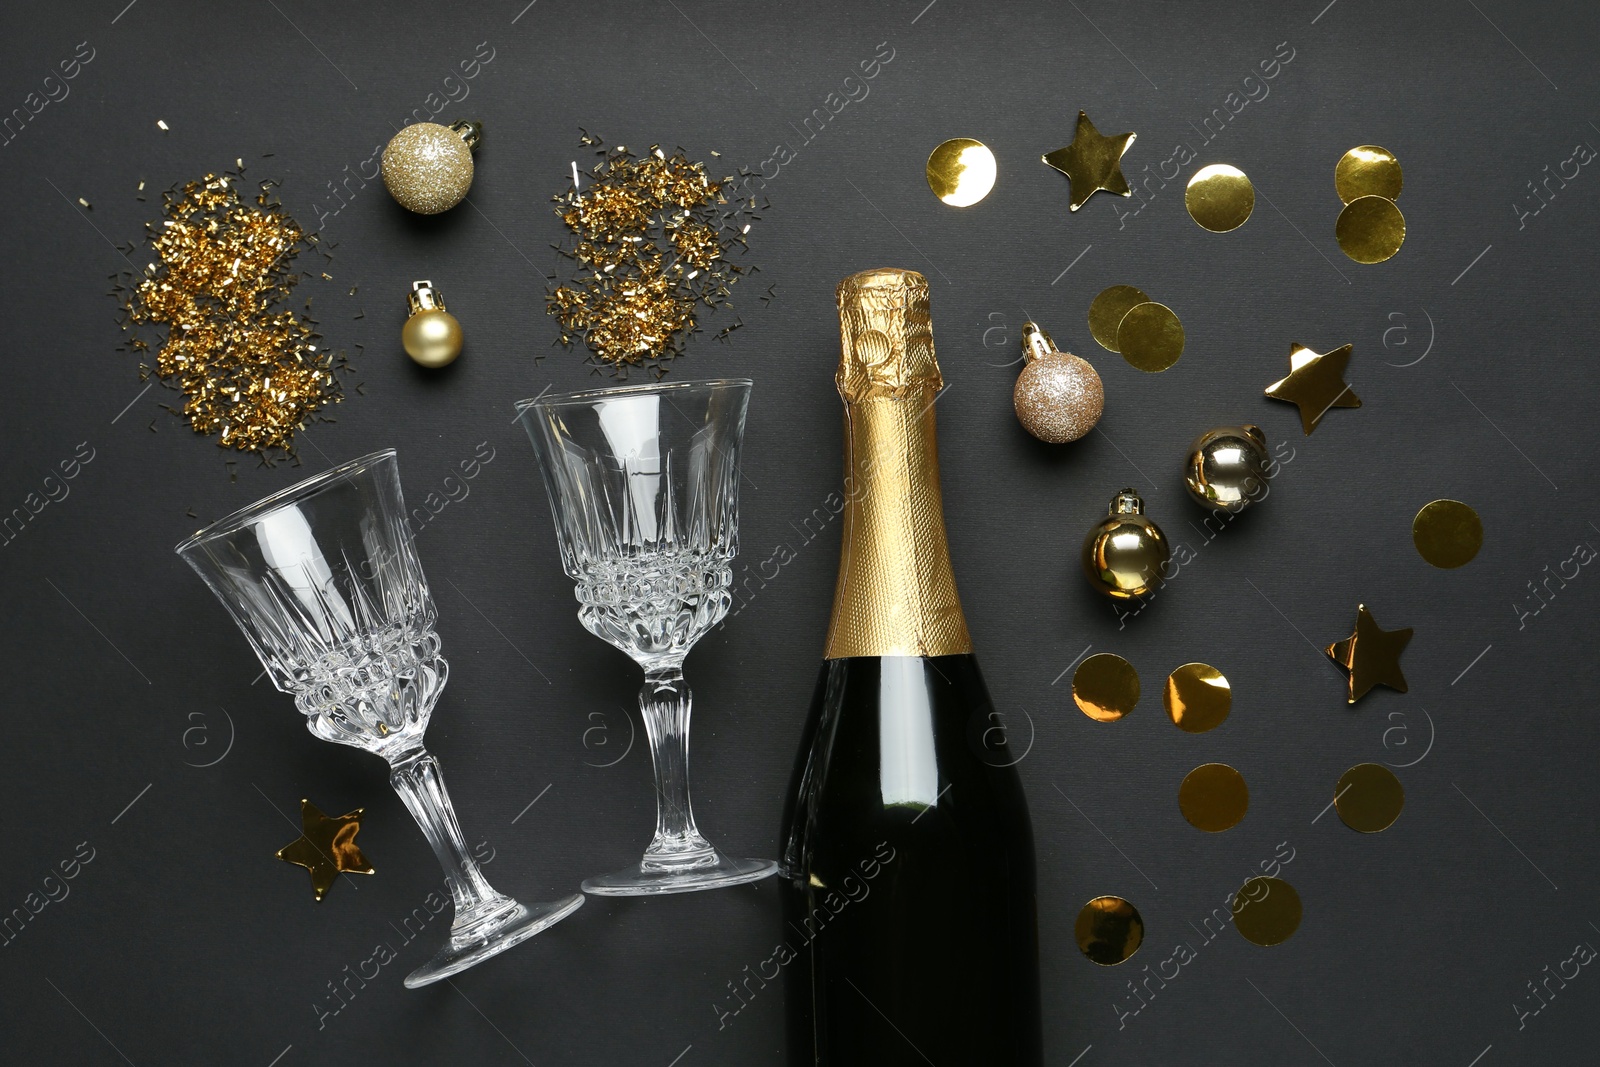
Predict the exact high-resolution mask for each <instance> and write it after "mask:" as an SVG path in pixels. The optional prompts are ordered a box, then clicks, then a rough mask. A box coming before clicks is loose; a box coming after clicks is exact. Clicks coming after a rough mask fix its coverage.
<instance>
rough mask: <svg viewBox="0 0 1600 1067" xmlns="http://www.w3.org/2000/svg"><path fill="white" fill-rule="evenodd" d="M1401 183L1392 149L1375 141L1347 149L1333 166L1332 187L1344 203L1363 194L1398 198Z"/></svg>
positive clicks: (1402, 179)
mask: <svg viewBox="0 0 1600 1067" xmlns="http://www.w3.org/2000/svg"><path fill="white" fill-rule="evenodd" d="M1404 184H1405V178H1404V175H1403V174H1402V173H1401V170H1400V161H1399V160H1398V159H1396V158H1394V153H1393V152H1391V151H1389V150H1388V149H1387V148H1382V147H1380V146H1378V145H1375V144H1364V145H1358V146H1357V147H1355V148H1352V149H1350V151H1348V152H1346V153H1345V154H1344V155H1342V156H1340V157H1339V162H1338V164H1337V165H1336V166H1335V167H1334V168H1333V187H1334V188H1335V189H1337V190H1338V191H1339V199H1340V200H1342V201H1344V202H1345V203H1346V204H1348V203H1350V201H1352V200H1357V199H1360V198H1361V197H1363V196H1381V197H1383V198H1384V199H1385V200H1398V199H1399V198H1400V188H1401V186H1403V185H1404Z"/></svg>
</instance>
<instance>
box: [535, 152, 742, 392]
mask: <svg viewBox="0 0 1600 1067" xmlns="http://www.w3.org/2000/svg"><path fill="white" fill-rule="evenodd" d="M581 143H582V144H583V145H585V146H586V147H591V148H595V149H596V152H597V153H598V154H599V155H600V156H601V157H602V158H601V160H600V161H599V162H598V163H596V164H595V165H594V166H593V167H592V168H591V169H590V171H589V174H588V183H587V184H586V185H584V186H583V187H582V188H579V186H578V181H579V172H578V170H577V168H576V166H574V168H573V178H574V187H573V188H572V189H570V190H568V191H567V192H565V193H561V194H559V195H557V196H556V197H554V200H555V202H556V204H557V205H558V206H557V208H556V214H557V215H559V216H560V217H561V221H562V222H564V223H566V225H567V228H568V229H569V230H570V231H571V233H572V237H571V239H570V241H569V242H568V243H567V244H565V245H562V246H559V247H558V249H557V251H559V252H560V253H561V254H562V255H563V256H565V257H567V258H568V259H569V260H571V261H572V262H573V263H574V264H576V265H577V268H578V273H577V276H576V277H574V278H572V279H571V280H569V281H567V282H565V283H563V284H559V285H556V286H555V287H554V288H552V289H550V290H549V291H548V292H547V293H546V294H545V310H546V311H548V312H549V313H550V314H551V315H552V316H554V317H555V318H556V319H557V320H558V321H559V322H560V323H561V343H562V344H564V345H570V344H572V343H573V341H574V340H577V339H582V341H583V342H584V344H586V345H587V346H588V348H589V350H590V351H591V353H593V358H594V359H595V360H597V361H598V362H601V363H604V364H607V365H609V366H611V367H612V368H613V369H614V370H616V371H618V372H621V371H623V370H624V369H625V368H626V367H628V366H630V365H637V364H641V363H645V362H647V361H648V362H653V363H654V366H655V368H656V370H657V373H658V374H660V373H665V363H666V362H667V361H668V360H671V359H672V358H674V357H676V356H678V355H681V354H682V352H683V346H684V339H685V337H686V336H687V335H688V334H691V333H694V332H697V331H698V329H699V318H698V309H699V308H700V307H701V306H702V305H703V306H705V307H708V308H712V309H716V308H719V307H727V308H730V309H731V308H732V307H733V303H732V300H731V293H730V290H731V288H732V286H733V285H734V283H736V282H737V281H738V280H739V278H740V277H742V276H743V275H745V274H746V273H750V272H752V271H754V270H756V269H757V268H754V267H743V266H740V265H739V264H736V263H733V262H731V261H730V260H729V259H728V255H729V253H730V252H731V251H732V250H733V248H734V247H735V246H739V247H742V248H747V247H748V245H747V242H746V235H747V234H748V233H749V232H750V220H752V219H755V220H759V219H760V217H761V216H760V215H759V214H757V213H756V212H757V210H758V208H757V204H756V201H755V198H754V197H746V196H742V195H737V194H736V191H735V185H736V184H737V182H736V179H734V178H732V177H727V178H720V179H716V178H712V177H711V176H710V174H708V173H707V171H706V167H705V164H704V163H696V162H693V161H691V160H690V159H688V157H687V156H685V155H684V154H683V152H682V150H679V151H677V152H674V153H672V154H670V155H669V154H668V153H667V152H665V151H664V150H663V149H661V148H660V147H659V146H656V145H652V146H651V147H650V149H649V151H647V152H646V153H645V154H644V155H643V156H638V157H636V156H634V155H633V154H631V153H630V152H629V151H628V150H627V149H626V148H625V147H623V146H622V145H617V146H615V147H613V148H609V149H608V148H605V147H604V145H603V143H602V142H601V140H600V139H599V138H597V137H593V136H590V135H589V134H587V133H586V134H584V135H583V138H582V139H581ZM713 154H715V153H713ZM739 325H740V324H739V323H738V322H737V321H736V322H734V323H732V324H731V325H729V326H725V327H723V328H722V329H721V330H720V331H718V332H717V334H716V336H717V337H718V338H719V339H723V340H725V339H726V338H727V336H728V334H730V333H731V332H732V331H733V330H735V329H737V328H738V326H739Z"/></svg>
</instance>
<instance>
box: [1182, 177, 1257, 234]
mask: <svg viewBox="0 0 1600 1067" xmlns="http://www.w3.org/2000/svg"><path fill="white" fill-rule="evenodd" d="M1183 202H1184V206H1186V207H1187V208H1188V209H1189V217H1190V218H1192V219H1194V221H1195V222H1198V223H1199V224H1200V225H1201V226H1202V227H1203V228H1205V229H1207V230H1210V231H1211V232H1212V233H1227V232H1228V231H1229V230H1236V229H1238V228H1239V227H1240V226H1243V225H1244V223H1245V220H1246V219H1248V218H1249V217H1250V212H1252V211H1254V210H1255V208H1256V190H1255V186H1253V185H1251V184H1250V179H1249V178H1247V177H1245V173H1244V171H1242V170H1240V169H1239V168H1238V167H1230V166H1228V164H1226V163H1213V164H1211V165H1210V166H1207V167H1201V168H1200V169H1199V170H1197V171H1195V172H1194V177H1192V178H1190V179H1189V187H1188V188H1187V189H1186V190H1185V191H1184V194H1183Z"/></svg>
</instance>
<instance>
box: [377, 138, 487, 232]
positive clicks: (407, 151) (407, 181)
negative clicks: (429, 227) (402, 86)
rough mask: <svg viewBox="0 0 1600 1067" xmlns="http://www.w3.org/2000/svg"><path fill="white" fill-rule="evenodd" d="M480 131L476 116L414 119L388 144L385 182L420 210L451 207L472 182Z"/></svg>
mask: <svg viewBox="0 0 1600 1067" xmlns="http://www.w3.org/2000/svg"><path fill="white" fill-rule="evenodd" d="M481 134H482V127H481V126H479V125H478V124H477V123H475V122H457V123H453V124H451V125H449V126H441V125H439V124H438V123H437V122H416V123H412V124H411V125H410V126H407V127H406V128H405V129H403V130H401V131H400V132H399V133H397V134H395V135H394V138H393V139H392V140H390V142H389V144H388V147H386V148H385V149H384V150H383V159H382V161H381V167H382V170H383V184H384V187H385V188H387V189H388V190H389V195H391V196H393V197H394V198H395V199H396V200H398V201H399V202H400V206H401V207H404V208H407V209H408V210H411V211H415V212H416V213H417V214H419V215H437V214H438V213H439V212H441V211H449V210H450V209H451V208H453V207H455V206H456V205H457V204H459V203H461V201H462V199H464V198H465V197H466V195H467V190H468V189H470V188H472V151H473V149H474V148H475V147H477V144H478V138H479V137H480V136H481Z"/></svg>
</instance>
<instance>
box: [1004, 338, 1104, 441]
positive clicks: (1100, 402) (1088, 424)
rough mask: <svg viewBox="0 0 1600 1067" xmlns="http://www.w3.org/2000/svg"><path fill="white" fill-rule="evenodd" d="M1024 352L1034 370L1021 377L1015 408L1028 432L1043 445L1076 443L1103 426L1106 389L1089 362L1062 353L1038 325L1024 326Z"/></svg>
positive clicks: (1026, 370)
mask: <svg viewBox="0 0 1600 1067" xmlns="http://www.w3.org/2000/svg"><path fill="white" fill-rule="evenodd" d="M1022 352H1023V355H1024V356H1026V357H1027V360H1028V365H1027V366H1025V367H1023V368H1022V373H1021V374H1020V375H1018V376H1017V386H1016V389H1015V390H1013V391H1012V394H1011V402H1012V406H1014V407H1015V408H1016V409H1017V419H1018V420H1019V421H1021V423H1022V425H1023V428H1024V429H1026V430H1027V431H1028V432H1029V433H1031V434H1033V436H1035V437H1037V438H1038V439H1039V440H1041V441H1048V442H1050V443H1051V444H1058V445H1059V444H1065V443H1066V442H1068V441H1076V440H1077V439H1078V438H1080V437H1082V436H1083V435H1084V434H1086V433H1088V432H1089V431H1090V430H1092V429H1094V424H1095V423H1097V422H1099V421H1100V413H1101V411H1103V410H1104V408H1105V399H1106V397H1105V388H1104V386H1102V385H1101V383H1100V375H1099V374H1097V373H1096V372H1095V369H1094V368H1093V367H1092V366H1090V365H1089V361H1088V360H1086V359H1082V358H1080V357H1078V356H1074V355H1072V354H1071V353H1070V352H1058V351H1057V350H1056V345H1055V342H1054V341H1052V340H1050V335H1049V334H1047V333H1045V332H1044V329H1043V328H1042V327H1040V326H1039V325H1038V324H1037V323H1033V322H1025V323H1023V324H1022Z"/></svg>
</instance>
